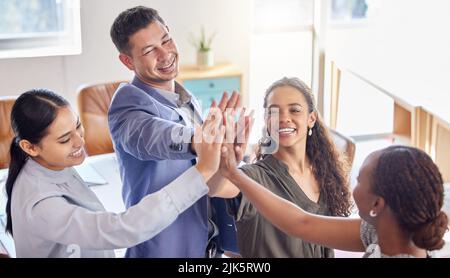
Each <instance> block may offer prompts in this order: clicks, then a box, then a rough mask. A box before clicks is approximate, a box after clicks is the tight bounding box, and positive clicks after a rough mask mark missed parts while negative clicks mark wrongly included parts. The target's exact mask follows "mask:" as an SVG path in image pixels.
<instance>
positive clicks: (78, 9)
mask: <svg viewBox="0 0 450 278" xmlns="http://www.w3.org/2000/svg"><path fill="white" fill-rule="evenodd" d="M19 2H23V1H14V0H5V1H2V3H0V15H1V13H2V11H6V10H7V8H10V10H9V11H15V12H18V13H20V8H19V6H20V5H22V4H19ZM25 2H26V1H25ZM30 2H35V1H30ZM36 2H41V1H39V0H37V1H36ZM42 2H45V3H47V4H48V3H50V4H51V3H56V2H58V3H64V7H62V8H60V12H62V13H63V15H62V16H61V14H60V15H59V18H58V20H60V21H61V22H63V23H60V25H61V26H62V27H61V26H59V27H55V28H56V29H55V30H56V31H55V30H53V31H52V32H50V33H47V34H46V35H39V33H38V34H31V35H30V31H26V30H25V29H26V28H25V27H24V26H19V25H20V24H23V19H22V18H20V16H17V17H16V18H14V17H12V16H10V17H6V15H5V14H3V15H2V17H3V19H1V18H0V84H1V85H2V89H1V90H0V101H6V100H11V99H12V101H13V99H14V98H16V97H17V96H19V95H20V94H21V93H23V92H25V91H27V90H29V89H32V88H49V89H51V90H53V91H55V92H57V93H58V94H61V95H62V96H64V97H65V98H66V99H68V100H69V102H70V103H71V105H72V107H77V108H78V109H80V103H81V97H80V96H81V95H82V94H83V93H89V92H91V91H90V90H95V88H94V89H93V86H98V85H99V86H104V87H105V86H112V87H108V88H107V89H108V93H109V97H111V94H113V93H114V90H115V88H117V85H118V84H119V83H120V82H127V81H130V80H131V79H132V78H133V73H132V72H131V71H129V70H128V69H127V68H126V67H124V66H123V64H122V63H120V61H119V59H118V51H117V49H116V48H115V47H114V45H113V43H112V42H111V39H110V35H109V30H110V27H111V24H112V22H113V20H114V18H115V17H116V16H117V15H118V14H119V13H120V12H121V11H123V10H125V9H127V8H130V7H133V6H137V5H144V6H149V7H152V8H154V9H156V10H158V11H159V13H160V14H161V16H162V17H163V18H164V20H165V21H166V23H167V25H168V27H169V29H170V33H171V34H172V36H173V38H174V39H175V41H176V42H177V45H178V49H179V53H180V73H179V76H178V77H177V81H178V82H180V83H181V84H183V85H184V86H186V87H187V88H188V89H189V90H190V91H191V92H192V93H193V94H194V95H196V96H197V98H198V99H199V100H200V101H201V104H202V108H203V110H204V112H205V113H206V112H207V110H208V107H209V104H210V102H211V100H212V99H216V100H217V99H219V98H220V96H221V95H222V92H223V91H229V92H231V91H233V90H237V91H239V92H240V94H241V95H242V99H243V105H244V106H246V107H248V108H251V109H254V111H255V125H254V128H253V132H252V134H251V136H250V147H249V148H248V150H247V156H248V157H252V153H251V151H252V150H253V148H252V146H254V145H256V144H257V143H258V140H259V139H260V138H261V135H262V130H263V128H264V123H263V114H264V109H263V99H264V93H265V90H266V89H267V88H268V87H269V86H270V84H271V83H272V82H274V81H275V80H277V79H280V78H282V77H284V76H287V77H293V76H295V77H298V78H300V79H301V80H303V81H304V82H306V83H307V84H308V85H309V86H310V87H311V88H312V91H313V93H314V96H315V97H316V99H315V100H316V103H317V107H318V109H319V112H320V114H321V117H322V118H323V120H324V122H325V123H326V124H327V126H328V127H330V128H331V129H333V130H335V131H337V132H338V133H339V134H340V135H342V136H343V137H344V138H345V140H347V139H349V140H350V141H345V142H344V144H352V145H353V146H354V149H353V151H354V157H353V160H352V168H351V182H350V186H351V187H353V186H354V185H355V183H356V176H357V174H358V170H359V167H360V166H361V164H362V162H363V160H364V158H365V157H366V156H367V155H368V154H369V153H371V152H372V151H374V150H377V149H380V148H383V147H386V146H389V145H393V144H404V145H409V146H414V147H417V148H420V149H422V150H424V151H425V152H426V153H427V154H429V155H430V156H431V157H432V159H433V160H434V162H435V163H436V164H437V165H438V167H439V169H440V171H441V173H442V175H443V178H444V182H445V185H444V188H445V192H446V195H445V202H444V203H445V204H444V210H446V212H447V214H448V215H450V112H449V111H450V110H449V109H448V107H447V106H448V104H449V103H450V85H449V83H448V81H447V80H448V77H449V76H450V53H449V51H448V50H449V49H450V36H448V26H450V17H449V16H448V13H449V11H450V1H448V0H427V1H425V0H395V1H392V0H361V1H359V0H354V1H352V0H341V1H339V0H281V1H280V0H226V1H225V0H189V1H185V0H151V1H150V0H128V1H121V0H60V1H56V0H47V1H42ZM2 5H3V6H2ZM7 5H11V6H10V7H8V6H7ZM60 5H61V4H60ZM36 12H37V11H36ZM24 18H25V17H24ZM28 18H30V17H28ZM51 20H56V19H55V18H52V19H50V21H51ZM14 24H17V26H15V27H14V28H13V27H12V26H14ZM30 24H31V23H30ZM49 26H50V25H49ZM202 30H203V31H204V33H205V35H206V36H208V37H210V36H213V38H212V44H211V49H212V52H213V53H212V55H213V61H212V62H211V63H212V64H210V65H203V66H199V64H198V63H199V62H198V60H197V59H198V57H197V50H196V47H195V46H194V45H193V44H192V39H193V38H194V40H195V38H198V37H199V36H200V35H201V32H202ZM39 32H41V31H39ZM104 87H103V88H104ZM105 105H108V104H107V103H106V104H105ZM2 107H3V106H2ZM79 111H80V110H79ZM2 113H3V111H2ZM80 113H82V112H80ZM0 115H1V117H2V118H3V119H0V123H1V124H2V125H3V126H1V127H0V128H1V130H2V133H1V134H0V136H1V137H4V138H0V140H2V141H3V140H11V138H12V137H11V134H10V133H8V132H4V131H5V130H8V129H9V127H8V126H6V125H7V121H5V120H4V119H6V117H7V113H4V114H0ZM81 117H82V122H83V116H82V115H81ZM89 117H91V118H89ZM92 118H95V120H99V121H103V123H106V122H105V121H106V118H105V117H103V118H102V117H101V116H99V117H97V116H92V115H86V116H85V118H84V119H85V121H88V120H87V119H92ZM84 124H86V125H89V123H84V122H83V125H84ZM91 128H92V130H93V131H91V132H93V135H92V136H93V137H92V140H93V141H92V143H91V145H89V144H90V143H89V142H87V143H86V144H87V148H91V150H90V151H88V152H89V158H88V162H89V163H88V164H90V165H91V166H92V167H85V168H82V167H80V169H79V171H80V172H81V173H83V175H85V176H86V177H87V179H90V180H89V182H91V183H92V184H96V185H95V186H92V187H91V188H92V189H93V190H94V192H95V193H96V194H97V195H98V196H99V198H100V200H101V201H102V202H103V203H104V205H105V207H106V208H107V209H108V210H112V211H116V212H120V211H121V210H123V209H124V205H123V201H122V197H121V187H120V175H119V170H118V168H117V165H116V164H115V159H114V153H113V151H114V150H113V149H112V145H111V143H110V141H108V142H106V143H105V142H104V141H101V140H103V137H98V136H96V135H95V132H100V133H101V134H105V133H107V132H108V130H107V127H106V126H104V128H105V129H103V130H99V128H101V127H98V126H95V127H91ZM8 136H9V137H8ZM94 137H95V138H94ZM97 137H98V138H97ZM95 140H97V141H95ZM8 144H9V143H5V146H9V145H8ZM105 144H106V147H104V145H105ZM99 146H100V147H99ZM108 150H109V151H108ZM7 151H8V149H7V147H4V146H3V145H2V147H1V148H0V152H1V153H0V156H5V155H6V154H7ZM2 168H3V169H2V170H0V173H1V174H0V181H1V185H2V186H3V185H4V182H5V179H6V174H7V164H6V163H4V164H3V167H2ZM108 186H109V187H108ZM3 195H4V194H3V191H2V199H1V202H0V204H1V211H0V214H1V215H2V216H1V217H2V221H1V223H4V221H5V217H4V204H5V198H4V196H3ZM355 214H357V212H355ZM0 236H1V237H0V240H1V241H0V242H1V243H0V253H8V254H9V255H10V257H14V245H13V242H12V239H11V237H10V236H9V235H7V234H6V233H5V232H4V229H3V226H2V230H1V231H0ZM446 242H447V244H446V246H445V247H444V248H443V249H442V250H441V252H442V253H441V256H443V257H445V256H450V235H449V233H448V232H447V235H446ZM117 254H118V256H123V254H124V253H123V250H118V251H117ZM360 255H361V254H357V253H350V252H336V256H337V257H357V256H360Z"/></svg>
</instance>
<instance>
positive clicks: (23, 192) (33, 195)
mask: <svg viewBox="0 0 450 278" xmlns="http://www.w3.org/2000/svg"><path fill="white" fill-rule="evenodd" d="M34 163H36V162H34ZM13 190H14V192H15V195H18V196H19V198H26V199H27V200H29V201H32V202H30V203H36V202H38V201H39V200H41V199H45V198H48V197H49V196H55V195H58V196H59V195H61V192H59V190H58V187H56V186H55V185H54V181H53V180H52V179H51V177H49V176H46V175H45V173H44V172H43V170H42V169H39V170H37V169H36V168H35V167H34V165H33V161H32V160H31V159H30V160H28V161H27V162H26V163H25V165H24V167H23V168H22V170H21V171H20V173H19V175H18V176H17V179H16V181H15V183H14V189H13Z"/></svg>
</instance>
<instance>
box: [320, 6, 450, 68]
mask: <svg viewBox="0 0 450 278" xmlns="http://www.w3.org/2000/svg"><path fill="white" fill-rule="evenodd" d="M371 2H373V3H375V4H377V6H378V10H377V11H375V14H374V15H373V17H372V19H370V20H369V22H368V23H367V25H363V26H361V28H355V29H331V30H329V32H328V40H327V51H328V54H330V55H332V56H335V57H338V58H341V59H346V61H347V63H349V64H350V63H352V61H354V60H361V59H362V60H363V61H370V62H371V63H373V64H370V65H367V66H380V67H382V66H386V65H389V66H396V67H398V68H401V67H404V68H405V67H411V66H416V67H417V72H418V74H421V73H425V72H428V71H429V70H432V69H434V68H437V69H442V68H448V67H450V52H449V49H450V36H449V31H448V26H450V17H449V14H450V1H448V0H395V1H392V0H375V1H371Z"/></svg>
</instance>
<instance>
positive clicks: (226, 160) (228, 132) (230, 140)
mask: <svg viewBox="0 0 450 278" xmlns="http://www.w3.org/2000/svg"><path fill="white" fill-rule="evenodd" d="M235 138H236V125H235V123H234V121H233V115H232V113H228V112H225V139H224V143H223V144H222V148H221V160H220V173H221V174H222V175H223V176H224V177H229V176H230V175H232V174H233V173H234V171H238V169H237V166H238V162H239V160H238V159H237V158H239V157H243V155H244V154H243V150H242V148H241V147H240V146H238V145H236V144H235Z"/></svg>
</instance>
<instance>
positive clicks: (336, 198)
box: [256, 77, 352, 216]
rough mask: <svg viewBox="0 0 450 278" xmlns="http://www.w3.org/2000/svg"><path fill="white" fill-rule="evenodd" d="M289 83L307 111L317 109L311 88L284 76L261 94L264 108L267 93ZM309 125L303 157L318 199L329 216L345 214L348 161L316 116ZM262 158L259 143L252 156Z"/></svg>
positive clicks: (348, 205)
mask: <svg viewBox="0 0 450 278" xmlns="http://www.w3.org/2000/svg"><path fill="white" fill-rule="evenodd" d="M284 86H290V87H293V88H295V89H297V90H298V91H299V92H300V93H301V94H302V95H303V96H304V98H305V100H306V103H307V104H308V109H309V113H311V112H317V109H316V106H315V103H314V96H313V94H312V92H311V89H310V88H309V87H308V85H306V84H305V83H304V82H303V81H301V80H300V79H298V78H296V77H292V78H287V77H284V78H282V79H280V80H278V81H275V82H274V83H273V84H272V85H271V86H270V87H269V88H268V89H267V90H266V93H265V97H264V108H267V99H268V97H269V95H270V93H271V92H272V91H273V90H275V89H276V88H278V87H284ZM317 116H318V117H317V120H316V123H315V124H314V127H313V128H312V130H313V133H312V135H311V136H307V139H306V156H307V157H308V159H309V161H310V163H311V166H312V171H313V174H314V177H315V178H316V180H317V182H318V184H319V186H320V195H321V198H323V200H324V201H325V203H326V204H327V206H328V209H329V212H330V215H332V216H349V215H350V210H351V207H352V205H351V202H350V191H349V189H348V185H349V177H348V172H349V171H348V170H349V167H348V163H347V162H346V160H345V159H344V157H343V156H342V155H341V154H340V153H339V152H338V150H337V149H336V147H335V145H334V143H333V141H332V139H331V137H330V134H329V132H328V128H327V127H325V125H324V123H323V121H322V119H321V118H320V115H319V114H318V113H317ZM262 158H263V155H262V153H261V146H259V147H258V150H257V154H256V159H257V160H260V159H262Z"/></svg>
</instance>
